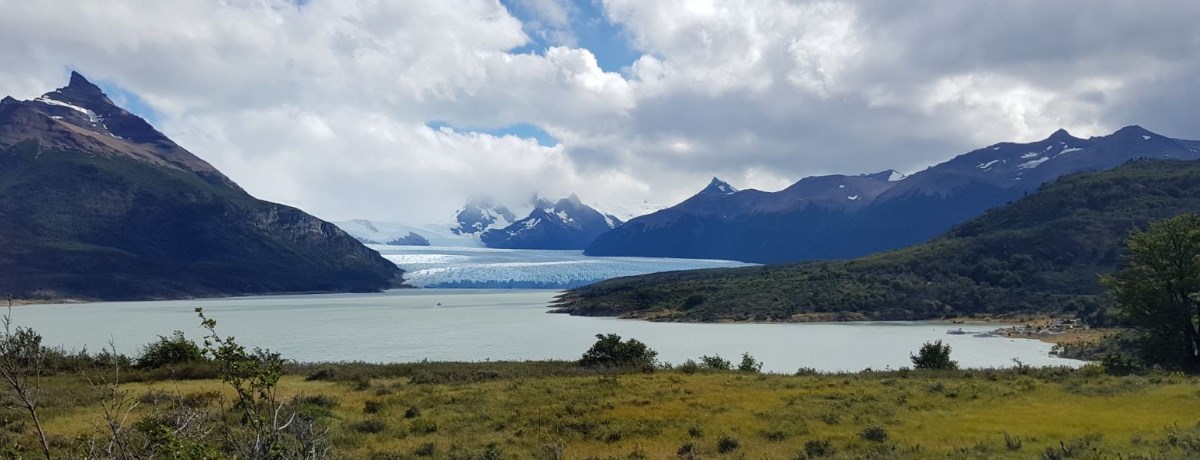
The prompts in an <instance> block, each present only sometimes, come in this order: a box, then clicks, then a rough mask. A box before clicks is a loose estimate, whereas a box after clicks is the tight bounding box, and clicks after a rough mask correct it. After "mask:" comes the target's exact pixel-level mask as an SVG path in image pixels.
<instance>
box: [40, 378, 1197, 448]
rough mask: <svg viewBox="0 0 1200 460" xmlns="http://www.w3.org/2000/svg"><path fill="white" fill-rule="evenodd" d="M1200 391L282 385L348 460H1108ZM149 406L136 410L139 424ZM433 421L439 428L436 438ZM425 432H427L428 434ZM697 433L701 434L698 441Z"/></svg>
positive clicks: (510, 381)
mask: <svg viewBox="0 0 1200 460" xmlns="http://www.w3.org/2000/svg"><path fill="white" fill-rule="evenodd" d="M1035 374H1037V373H1036V372H1035ZM71 378H73V377H70V376H60V377H55V379H58V380H63V381H57V382H54V381H52V383H54V384H57V385H63V386H64V387H66V386H70V385H72V384H71V383H69V382H66V381H65V379H71ZM1197 383H1198V381H1197V380H1196V379H1195V378H1192V377H1183V376H1179V375H1171V376H1166V375H1161V376H1156V377H1150V378H1147V377H1110V376H1103V375H1095V374H1094V373H1091V374H1089V373H1086V372H1075V373H1072V374H1069V375H1065V376H1063V375H1049V376H1048V375H1041V374H1037V375H1032V376H1029V375H1020V374H1018V373H1016V372H1000V373H988V372H978V371H977V372H968V373H963V372H953V373H940V374H925V373H919V372H911V373H900V372H896V373H889V374H857V375H818V376H780V375H766V376H759V375H754V374H739V373H699V374H684V373H680V372H658V373H654V374H623V375H616V376H599V375H596V376H568V377H518V378H507V379H500V380H492V381H486V382H481V383H468V384H448V385H432V384H413V383H410V382H409V380H408V379H407V378H395V379H376V380H372V381H371V382H370V387H369V388H367V389H357V388H356V385H354V384H352V383H349V382H342V383H336V382H319V381H318V382H310V381H305V380H304V379H303V378H302V377H300V376H287V377H285V379H284V380H283V381H282V384H281V394H283V395H284V396H285V397H286V398H291V397H293V396H296V395H310V396H311V395H329V396H333V397H334V398H336V400H337V405H336V406H335V407H334V408H333V410H332V417H331V418H330V419H329V420H328V422H329V424H330V429H331V431H330V436H331V440H332V443H333V445H334V448H335V451H336V452H337V453H338V455H339V456H340V457H342V458H368V457H370V456H371V455H373V454H375V455H382V454H391V457H382V456H381V457H380V458H406V457H410V456H412V455H413V453H414V452H415V451H417V450H418V448H419V447H421V446H422V445H425V444H428V443H432V444H433V445H434V447H435V452H436V454H435V458H448V456H449V455H451V453H452V452H453V453H455V455H459V456H460V457H467V458H469V457H470V456H469V455H467V454H469V453H471V452H475V453H476V455H478V452H482V449H484V446H486V445H488V444H489V443H496V444H497V447H498V448H499V450H501V451H502V452H503V453H504V454H505V458H529V457H531V456H536V455H543V454H546V453H549V452H550V451H553V450H555V449H554V448H553V446H556V445H561V446H563V451H564V453H565V455H566V458H585V457H591V456H595V457H599V458H606V457H614V458H629V457H630V456H631V454H632V455H633V458H638V457H637V455H638V454H640V455H643V456H644V458H675V457H676V453H677V452H678V451H679V449H680V447H681V446H682V445H683V444H684V443H688V442H691V443H694V445H695V446H696V448H697V450H698V452H699V453H700V456H702V457H718V458H722V457H729V458H741V457H742V456H745V457H746V458H788V459H790V458H796V457H797V455H798V453H801V452H803V451H804V445H805V443H806V442H808V441H811V440H829V441H830V442H831V443H832V445H833V446H834V447H835V448H836V449H837V451H838V452H839V455H844V456H848V457H853V456H860V455H863V454H866V453H870V452H876V453H878V452H885V453H886V454H887V455H890V456H892V457H896V458H944V457H958V458H1029V457H1040V456H1041V455H1042V454H1043V452H1044V451H1045V450H1046V449H1047V448H1055V447H1058V446H1060V442H1061V443H1063V445H1065V444H1070V443H1071V442H1073V441H1076V440H1079V439H1083V438H1086V437H1089V436H1090V437H1091V438H1090V439H1091V441H1090V444H1089V445H1088V448H1089V449H1093V448H1094V449H1099V452H1102V453H1103V455H1102V457H1116V456H1117V455H1118V454H1119V455H1122V456H1124V457H1125V458H1129V456H1130V454H1141V455H1150V454H1155V455H1159V454H1158V453H1159V452H1160V449H1163V448H1164V447H1163V446H1164V445H1166V444H1165V443H1166V441H1165V439H1166V433H1167V430H1168V429H1169V428H1170V427H1172V426H1179V427H1182V429H1184V430H1193V427H1194V426H1195V424H1196V422H1197V419H1198V418H1200V386H1198V385H1197ZM123 388H125V389H126V390H128V391H130V392H132V393H133V394H135V395H138V394H144V393H146V392H149V391H152V390H160V391H167V392H170V393H177V394H189V393H197V392H203V391H211V390H218V391H222V392H226V394H228V392H227V390H225V389H224V387H223V385H222V384H221V382H219V381H215V380H204V381H183V382H155V383H135V384H129V385H125V386H124V387H123ZM74 391H82V390H80V389H79V388H78V387H76V389H75V390H74ZM80 399H81V400H82V399H86V398H80ZM369 400H370V401H377V402H379V403H381V405H382V410H381V411H380V412H379V413H377V414H366V413H364V411H363V408H364V405H365V404H366V402H367V401H369ZM60 403H61V404H55V403H50V404H49V406H48V408H47V410H46V429H47V431H49V432H51V433H54V434H55V435H56V436H58V437H60V438H65V439H73V438H75V437H77V436H81V435H87V434H89V433H92V432H93V430H94V423H95V422H96V421H97V420H98V419H99V413H98V410H97V409H96V408H95V407H94V404H82V403H81V404H76V405H73V404H69V403H66V402H62V401H60ZM414 406H415V407H416V408H418V409H419V411H420V415H419V416H416V417H413V418H406V417H405V412H406V410H407V409H408V408H410V407H414ZM147 410H148V406H147V405H142V406H141V407H139V408H138V409H137V412H136V413H135V415H134V416H133V417H131V418H133V419H136V418H137V415H138V414H141V413H144V412H145V411H147ZM367 419H376V420H380V421H382V422H383V423H384V425H385V428H384V430H383V431H382V432H380V433H361V432H358V431H356V430H355V429H354V424H355V423H356V422H362V421H364V420H367ZM433 425H436V431H431V430H429V429H428V427H429V426H433ZM871 425H877V426H881V427H883V428H884V429H885V430H886V431H887V433H888V435H889V436H888V439H887V441H886V442H885V443H879V442H873V441H868V440H865V439H863V438H862V437H861V436H860V433H861V432H862V430H863V429H864V428H865V427H867V426H871ZM422 426H425V427H426V429H424V430H422V429H419V428H420V427H422ZM693 427H694V428H698V429H699V431H700V432H701V433H700V434H699V436H693V434H690V433H689V429H690V428H693ZM425 431H431V432H425ZM1189 432H1190V431H1189ZM1006 433H1007V434H1009V436H1010V439H1019V440H1020V442H1021V446H1020V448H1019V450H1013V449H1012V448H1010V447H1007V446H1006V444H1005V434H1006ZM722 436H729V437H733V438H736V439H737V440H738V447H737V448H736V449H733V450H732V451H730V452H728V453H725V454H721V453H719V452H718V451H717V450H718V449H717V443H718V439H719V438H721V437H722ZM1097 436H1098V437H1097ZM1171 452H1181V451H1171ZM1168 456H1169V455H1168ZM884 458H890V457H887V456H885V457H884Z"/></svg>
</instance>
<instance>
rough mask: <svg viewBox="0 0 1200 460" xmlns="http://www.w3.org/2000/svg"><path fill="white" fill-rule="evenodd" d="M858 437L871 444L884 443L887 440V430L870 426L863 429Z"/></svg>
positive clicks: (877, 426)
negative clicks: (871, 442)
mask: <svg viewBox="0 0 1200 460" xmlns="http://www.w3.org/2000/svg"><path fill="white" fill-rule="evenodd" d="M858 435H859V436H861V437H862V438H863V439H866V440H868V441H873V442H884V441H887V439H888V432H887V429H886V428H884V427H882V426H879V425H871V426H868V427H866V428H863V430H862V432H860V433H859V434H858Z"/></svg>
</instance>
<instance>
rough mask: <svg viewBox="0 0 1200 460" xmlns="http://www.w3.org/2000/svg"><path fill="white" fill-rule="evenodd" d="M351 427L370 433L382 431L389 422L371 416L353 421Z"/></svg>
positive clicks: (360, 431)
mask: <svg viewBox="0 0 1200 460" xmlns="http://www.w3.org/2000/svg"><path fill="white" fill-rule="evenodd" d="M350 429H351V430H354V431H357V432H359V433H368V434H373V433H382V432H383V430H386V429H387V424H386V423H384V422H383V420H379V419H376V418H370V419H366V420H363V421H361V422H354V423H351V424H350Z"/></svg>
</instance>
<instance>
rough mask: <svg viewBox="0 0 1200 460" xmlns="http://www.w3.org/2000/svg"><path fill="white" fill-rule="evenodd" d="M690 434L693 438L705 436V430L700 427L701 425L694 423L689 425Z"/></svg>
mask: <svg viewBox="0 0 1200 460" xmlns="http://www.w3.org/2000/svg"><path fill="white" fill-rule="evenodd" d="M688 436H691V437H693V438H703V437H704V430H703V429H701V428H700V425H698V424H695V423H693V424H692V426H689V427H688Z"/></svg>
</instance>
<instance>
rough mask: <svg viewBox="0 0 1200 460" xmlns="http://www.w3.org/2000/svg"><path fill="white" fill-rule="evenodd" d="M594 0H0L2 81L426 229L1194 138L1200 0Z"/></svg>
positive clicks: (333, 212) (251, 183) (323, 203)
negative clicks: (140, 119) (110, 111)
mask: <svg viewBox="0 0 1200 460" xmlns="http://www.w3.org/2000/svg"><path fill="white" fill-rule="evenodd" d="M584 6H586V8H584V7H581V6H580V4H577V3H574V2H566V1H562V0H512V1H509V2H504V3H501V2H499V1H497V0H454V1H449V0H444V1H443V0H438V1H433V0H421V1H418V0H412V1H404V2H391V1H383V0H309V1H306V2H302V3H299V4H298V3H296V2H294V1H292V0H238V1H226V2H212V1H207V0H176V1H172V2H161V1H151V0H112V1H109V2H103V3H88V2H83V3H79V2H67V1H57V0H46V1H40V2H25V1H19V0H0V10H2V11H5V14H4V15H0V58H3V60H4V62H5V63H6V65H5V66H4V67H3V68H0V93H4V94H12V95H14V96H17V97H22V98H31V97H34V96H36V95H37V94H40V93H42V92H44V91H46V90H48V89H50V88H54V87H57V86H61V85H62V84H63V82H64V81H65V76H66V71H67V70H68V69H78V70H80V71H82V72H84V73H85V74H86V75H88V76H89V77H92V78H94V79H99V80H102V81H105V82H107V83H110V84H111V85H113V86H117V87H120V88H121V89H123V90H125V91H128V92H129V93H131V94H134V95H136V96H137V97H138V98H139V99H140V100H141V101H142V102H143V103H145V104H146V105H148V106H149V107H152V108H153V110H154V111H155V112H156V113H157V116H156V122H157V124H158V125H159V127H160V128H161V129H162V130H163V131H164V132H166V133H167V134H168V135H170V136H171V137H172V138H174V139H176V140H177V141H178V142H180V143H181V144H183V145H184V146H185V147H187V148H189V149H190V150H192V151H193V152H194V153H196V154H198V155H200V156H202V157H204V158H206V159H208V160H210V161H211V162H212V163H213V164H214V165H216V166H217V167H218V168H220V169H222V170H223V171H225V172H226V174H227V175H229V176H230V177H232V178H233V179H234V180H236V181H238V182H239V183H240V184H242V185H243V186H244V187H245V188H246V189H247V190H249V191H251V192H252V193H254V194H256V195H257V196H259V197H261V198H264V199H270V200H275V201H281V202H286V203H288V204H293V205H297V206H300V207H302V208H304V209H306V210H308V211H310V212H313V213H315V214H317V215H319V216H322V217H326V218H331V219H344V218H352V217H367V218H373V219H380V220H405V221H411V222H430V221H435V222H436V221H441V220H446V218H447V216H448V215H449V214H450V213H451V212H452V211H453V210H454V208H455V207H456V206H458V205H459V204H461V201H462V200H463V199H464V198H465V197H466V196H467V195H468V194H471V193H480V192H492V193H496V194H502V195H503V194H512V195H517V194H519V193H524V192H525V191H527V190H529V189H538V190H540V191H542V192H543V193H545V194H548V195H562V194H566V193H570V192H578V193H579V194H580V195H581V196H582V197H583V198H584V199H585V200H587V201H592V202H600V203H631V202H635V203H636V202H641V201H642V200H645V199H651V200H653V201H654V202H661V203H668V202H672V201H677V200H679V199H681V198H683V197H685V196H687V195H688V194H690V193H692V192H694V191H695V190H697V189H699V188H700V187H702V186H703V185H704V184H706V183H707V181H708V178H709V177H711V176H713V175H718V176H721V177H722V178H725V179H727V180H730V181H731V182H733V183H734V184H735V185H737V186H739V187H743V188H749V187H756V188H761V189H767V190H775V189H778V188H782V187H783V186H785V185H787V184H788V183H789V182H790V181H794V180H796V179H799V178H800V177H803V176H806V175H812V174H826V173H861V172H874V171H878V170H883V169H887V168H893V167H894V168H897V169H900V170H902V171H914V170H918V169H922V168H924V167H925V166H927V165H929V164H932V163H936V162H939V161H943V160H945V159H947V158H949V157H951V156H953V155H955V154H958V153H962V152H964V151H966V150H969V149H972V148H976V147H978V146H982V145H988V144H991V143H993V142H998V141H1006V140H1031V139H1035V138H1040V137H1043V136H1045V135H1047V134H1049V133H1050V132H1052V131H1054V130H1055V129H1057V128H1059V127H1065V128H1067V129H1069V130H1071V131H1072V132H1073V133H1075V134H1077V135H1091V134H1102V133H1105V132H1108V131H1112V130H1114V129H1116V128H1119V127H1120V126H1123V125H1126V124H1134V123H1137V124H1142V125H1143V126H1145V127H1147V128H1149V129H1152V130H1160V131H1162V132H1163V134H1166V135H1172V136H1179V137H1200V131H1197V130H1196V128H1195V127H1196V126H1200V124H1198V123H1197V121H1200V120H1197V118H1200V112H1197V111H1196V110H1195V107H1197V106H1198V104H1200V93H1198V92H1196V91H1195V90H1194V89H1192V88H1191V87H1192V86H1194V82H1195V81H1196V80H1198V79H1200V78H1198V77H1200V22H1197V21H1194V18H1196V17H1200V3H1196V2H1189V1H1183V0H1174V1H1162V2H1152V3H1145V2H1128V1H1122V0H1112V1H1100V2H1096V1H1083V0H1068V1H1062V2H1042V1H1032V0H1015V1H1011V2H990V3H976V2H959V1H955V0H917V1H913V2H893V1H887V0H859V1H820V0H818V1H779V0H734V1H716V0H707V1H706V0H678V1H661V2H646V1H634V0H596V4H595V5H592V4H588V5H584ZM582 15H593V16H589V17H582ZM598 23H604V24H610V25H611V26H612V27H611V29H612V30H620V31H621V33H620V37H621V38H622V39H625V40H628V47H629V48H630V49H632V50H635V54H640V57H639V58H637V59H636V61H635V62H634V63H633V64H632V65H631V66H629V67H628V68H626V69H624V70H622V71H621V72H612V71H605V70H604V69H602V68H601V67H600V66H599V65H598V64H597V60H596V54H597V53H601V52H609V51H611V50H609V49H602V48H601V47H606V46H611V43H593V42H589V36H588V34H579V33H576V32H577V31H576V28H577V27H581V26H580V24H591V25H595V24H598ZM589 30H591V29H589ZM627 62H628V61H627ZM434 121H436V122H439V123H442V126H474V127H480V128H484V129H487V128H502V127H507V126H513V125H528V126H535V127H538V128H541V129H542V130H544V131H545V132H547V133H549V134H550V135H551V136H553V137H554V138H556V139H558V140H560V141H561V143H560V144H559V145H555V146H543V145H539V144H538V143H537V142H536V141H535V140H533V139H525V138H520V137H516V136H512V135H507V136H505V135H492V134H487V133H477V132H467V131H455V130H453V129H450V128H436V129H435V128H430V127H429V123H430V122H434ZM490 132H497V131H496V130H494V129H493V130H491V131H490Z"/></svg>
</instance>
